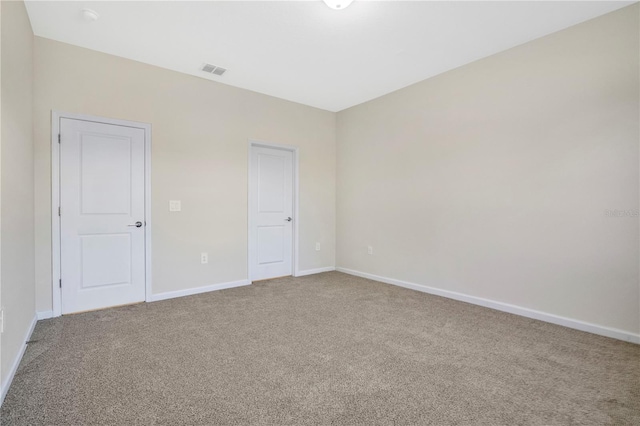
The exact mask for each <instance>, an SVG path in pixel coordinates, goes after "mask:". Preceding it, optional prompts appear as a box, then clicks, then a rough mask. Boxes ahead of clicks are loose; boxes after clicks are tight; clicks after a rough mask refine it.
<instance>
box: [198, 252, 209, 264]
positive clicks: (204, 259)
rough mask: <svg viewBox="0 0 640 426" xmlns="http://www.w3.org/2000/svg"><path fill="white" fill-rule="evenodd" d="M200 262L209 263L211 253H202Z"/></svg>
mask: <svg viewBox="0 0 640 426" xmlns="http://www.w3.org/2000/svg"><path fill="white" fill-rule="evenodd" d="M200 263H202V264H205V263H209V254H208V253H204V252H203V253H200Z"/></svg>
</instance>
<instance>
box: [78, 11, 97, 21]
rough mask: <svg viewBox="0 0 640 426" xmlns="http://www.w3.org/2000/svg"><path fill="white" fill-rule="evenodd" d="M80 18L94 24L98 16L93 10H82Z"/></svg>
mask: <svg viewBox="0 0 640 426" xmlns="http://www.w3.org/2000/svg"><path fill="white" fill-rule="evenodd" d="M82 17H83V18H84V20H85V21H87V22H95V21H97V20H98V18H99V17H100V15H98V12H96V11H95V10H91V9H82Z"/></svg>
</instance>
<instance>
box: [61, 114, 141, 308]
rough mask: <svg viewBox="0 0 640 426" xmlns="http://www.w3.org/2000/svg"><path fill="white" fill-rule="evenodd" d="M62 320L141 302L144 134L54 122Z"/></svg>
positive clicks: (91, 124) (79, 122) (127, 129)
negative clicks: (57, 152) (58, 139)
mask: <svg viewBox="0 0 640 426" xmlns="http://www.w3.org/2000/svg"><path fill="white" fill-rule="evenodd" d="M60 134H61V143H60V276H61V279H62V283H61V285H62V313H63V314H65V313H73V312H81V311H87V310H93V309H100V308H105V307H109V306H117V305H123V304H129V303H135V302H141V301H144V299H145V223H144V221H145V219H144V218H145V211H144V208H145V199H144V197H145V195H144V190H145V172H144V167H145V166H144V164H145V158H144V156H145V145H144V144H145V135H144V130H143V129H139V128H133V127H125V126H118V125H112V124H103V123H96V122H91V121H83V120H75V119H67V118H62V119H61V120H60Z"/></svg>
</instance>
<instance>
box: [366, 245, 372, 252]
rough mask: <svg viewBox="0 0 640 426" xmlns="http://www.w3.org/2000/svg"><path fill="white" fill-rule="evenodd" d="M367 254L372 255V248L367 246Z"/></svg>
mask: <svg viewBox="0 0 640 426" xmlns="http://www.w3.org/2000/svg"><path fill="white" fill-rule="evenodd" d="M367 253H369V254H373V247H371V246H367Z"/></svg>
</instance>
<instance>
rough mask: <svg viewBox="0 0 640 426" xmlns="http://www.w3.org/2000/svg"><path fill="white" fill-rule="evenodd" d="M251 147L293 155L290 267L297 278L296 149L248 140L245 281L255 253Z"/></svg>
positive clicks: (297, 174) (298, 221) (294, 147)
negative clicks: (252, 237)
mask: <svg viewBox="0 0 640 426" xmlns="http://www.w3.org/2000/svg"><path fill="white" fill-rule="evenodd" d="M253 147H263V148H273V149H281V150H283V151H291V152H292V153H293V214H294V217H293V247H292V256H293V259H292V265H293V276H294V277H297V276H298V258H299V256H298V235H299V223H300V220H299V219H300V209H299V203H298V200H299V199H300V197H298V191H299V188H300V186H299V169H300V168H299V167H298V164H299V154H298V147H297V146H293V145H282V144H277V143H271V142H266V141H260V140H256V139H249V143H248V150H247V164H248V165H249V167H248V169H247V171H248V174H247V187H248V189H249V191H248V198H247V212H248V221H247V239H248V241H249V243H248V246H247V249H248V250H247V273H248V277H247V280H248V281H249V282H251V277H252V275H253V274H252V273H251V272H252V270H251V265H252V261H251V253H254V252H255V242H254V241H252V239H251V228H252V226H253V223H254V220H255V218H254V214H253V212H252V211H251V199H252V197H253V190H252V188H251V172H252V171H253V166H252V162H251V150H252V148H253Z"/></svg>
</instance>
